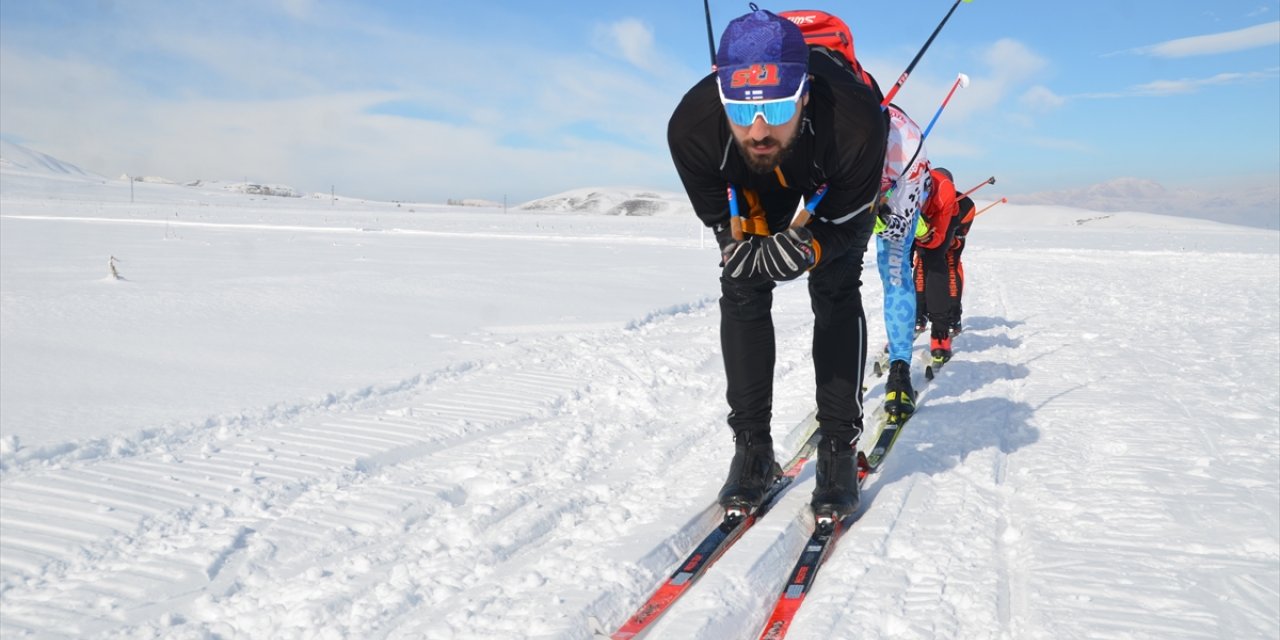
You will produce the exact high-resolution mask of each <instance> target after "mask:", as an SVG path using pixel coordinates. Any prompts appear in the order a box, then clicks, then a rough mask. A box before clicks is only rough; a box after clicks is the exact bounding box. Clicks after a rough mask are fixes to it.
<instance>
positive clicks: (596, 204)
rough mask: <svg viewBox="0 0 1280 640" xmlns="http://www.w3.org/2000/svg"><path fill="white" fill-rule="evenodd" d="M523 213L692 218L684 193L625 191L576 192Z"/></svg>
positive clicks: (530, 204)
mask: <svg viewBox="0 0 1280 640" xmlns="http://www.w3.org/2000/svg"><path fill="white" fill-rule="evenodd" d="M517 209H519V210H522V211H540V212H564V213H599V214H603V215H609V216H667V215H692V213H693V208H692V207H691V206H690V205H689V198H688V197H687V196H686V195H685V194H683V193H672V192H669V191H654V190H652V189H636V188H625V187H599V188H584V189H573V190H570V191H565V192H563V193H557V194H555V195H551V196H547V197H545V198H539V199H537V200H532V201H530V202H526V203H524V204H522V205H520V206H519V207H517Z"/></svg>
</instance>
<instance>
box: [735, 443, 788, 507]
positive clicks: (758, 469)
mask: <svg viewBox="0 0 1280 640" xmlns="http://www.w3.org/2000/svg"><path fill="white" fill-rule="evenodd" d="M781 475H782V468H781V467H780V466H778V463H777V462H776V461H775V460H774V459H773V440H772V439H771V438H770V437H769V434H768V432H755V431H739V432H738V433H736V434H734V436H733V462H732V463H730V465H729V478H728V479H727V480H725V482H724V486H723V487H721V488H720V506H722V507H724V509H725V512H726V513H735V512H736V513H738V514H741V515H747V514H749V513H751V512H752V511H755V510H756V508H758V507H759V506H760V503H761V502H764V496H765V493H766V492H767V491H768V490H769V486H770V485H772V484H773V482H774V480H776V479H778V477H779V476H781Z"/></svg>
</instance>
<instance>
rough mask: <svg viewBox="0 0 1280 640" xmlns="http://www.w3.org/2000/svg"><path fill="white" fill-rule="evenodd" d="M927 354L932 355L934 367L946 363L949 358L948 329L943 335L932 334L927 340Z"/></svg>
mask: <svg viewBox="0 0 1280 640" xmlns="http://www.w3.org/2000/svg"><path fill="white" fill-rule="evenodd" d="M929 355H931V356H933V366H934V368H937V367H940V366H942V365H944V364H946V363H947V361H948V360H950V359H951V335H950V331H948V332H947V335H945V336H933V337H932V339H931V340H929Z"/></svg>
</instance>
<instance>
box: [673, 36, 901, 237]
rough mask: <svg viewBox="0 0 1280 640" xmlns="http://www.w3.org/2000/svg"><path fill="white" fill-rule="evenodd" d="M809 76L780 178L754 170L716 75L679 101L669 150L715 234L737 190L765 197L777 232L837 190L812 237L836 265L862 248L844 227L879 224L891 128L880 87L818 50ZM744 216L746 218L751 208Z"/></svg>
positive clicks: (822, 206)
mask: <svg viewBox="0 0 1280 640" xmlns="http://www.w3.org/2000/svg"><path fill="white" fill-rule="evenodd" d="M809 74H810V76H811V77H812V81H811V82H810V85H809V104H808V105H807V106H806V107H805V109H804V113H803V117H804V121H803V122H801V124H800V130H799V132H798V133H797V134H796V138H795V140H793V141H792V143H791V149H790V151H789V155H787V156H786V157H785V158H784V159H783V161H782V164H781V166H779V168H778V169H779V170H778V171H775V172H774V173H770V174H764V175H762V174H757V173H754V172H752V171H751V170H750V169H749V168H748V167H747V164H746V161H745V160H743V158H742V156H741V153H740V152H739V150H738V148H737V145H736V144H735V143H734V139H733V133H732V131H731V130H730V128H729V123H728V120H727V119H726V118H725V115H724V108H723V106H721V104H720V95H719V92H718V91H717V90H716V81H715V74H714V73H712V74H710V75H708V76H707V77H705V78H703V79H702V80H701V81H699V82H698V83H697V84H696V85H694V86H693V88H692V89H690V90H689V92H688V93H686V94H685V96H684V98H683V99H682V100H681V101H680V104H679V106H677V107H676V110H675V112H674V113H673V114H672V115H671V120H670V122H669V123H668V125H667V143H668V144H669V145H670V148H671V158H672V160H673V161H674V162H675V166H676V172H677V173H678V174H679V175H680V180H681V181H682V182H683V183H684V188H685V191H686V192H688V194H689V200H690V201H691V202H692V203H693V209H694V212H695V213H697V215H698V217H699V218H700V219H701V220H702V222H703V224H705V225H707V226H709V227H712V228H716V227H720V226H721V225H727V224H728V222H729V202H728V198H727V197H726V187H728V186H729V185H730V184H732V185H734V186H735V187H736V188H738V189H742V190H749V191H752V192H754V194H755V195H756V196H758V199H759V204H760V205H761V207H762V208H763V209H764V211H765V214H766V218H767V221H768V227H769V231H770V233H777V232H779V231H782V230H783V229H785V228H786V227H787V226H788V225H789V224H790V222H791V219H792V217H793V216H794V215H795V212H796V209H797V207H798V205H799V203H800V199H801V197H802V196H803V197H806V198H807V197H809V196H811V195H813V194H814V192H815V191H817V189H818V187H819V186H821V185H823V184H826V185H828V187H829V191H828V192H827V194H826V195H825V196H823V198H822V201H821V202H820V203H819V204H818V208H817V211H815V214H814V216H813V219H812V221H811V222H810V223H809V227H808V228H809V230H810V231H812V232H813V236H814V239H815V240H817V241H818V244H819V246H820V247H821V258H822V259H827V258H836V257H838V256H840V255H842V254H844V253H845V252H846V251H848V249H849V248H850V246H851V245H852V244H853V243H855V242H856V240H855V238H856V236H857V233H856V231H855V230H854V229H853V228H852V227H853V226H855V225H846V224H844V223H846V222H849V221H850V220H852V219H853V218H854V217H855V216H858V215H874V213H869V212H872V210H873V209H874V202H875V199H876V197H877V196H878V195H879V191H880V176H881V173H882V172H883V170H884V155H885V144H886V141H887V139H888V127H889V119H888V115H887V114H886V113H885V112H884V111H882V110H881V109H880V100H881V99H882V98H881V95H880V90H879V88H878V87H868V86H866V85H865V84H862V83H861V82H859V81H858V80H857V79H856V78H855V77H854V75H853V74H852V73H851V72H850V71H849V70H848V68H847V67H844V66H842V65H840V64H839V63H838V62H837V61H835V60H833V59H832V58H831V57H829V56H828V55H825V54H824V53H822V52H820V51H817V50H814V51H812V52H811V53H810V55H809ZM740 202H741V201H740ZM740 207H741V209H740V212H741V215H743V216H746V215H747V207H746V206H745V204H742V205H740ZM720 228H723V227H720ZM820 261H821V260H820Z"/></svg>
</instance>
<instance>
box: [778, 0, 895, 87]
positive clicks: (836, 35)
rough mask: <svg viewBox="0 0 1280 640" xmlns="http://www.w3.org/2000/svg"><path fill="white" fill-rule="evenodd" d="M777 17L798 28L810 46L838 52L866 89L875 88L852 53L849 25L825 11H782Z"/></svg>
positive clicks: (851, 34)
mask: <svg viewBox="0 0 1280 640" xmlns="http://www.w3.org/2000/svg"><path fill="white" fill-rule="evenodd" d="M778 15H779V16H781V17H783V18H786V19H787V20H790V21H791V22H793V23H795V25H796V26H797V27H800V33H803V34H804V41H805V42H807V43H808V44H809V45H810V46H813V45H818V46H821V47H825V48H826V49H828V50H830V51H835V52H838V53H839V54H840V56H839V57H840V58H843V59H844V62H846V63H848V65H849V66H850V67H852V70H853V74H854V75H856V76H857V77H858V79H859V80H862V82H863V84H865V85H867V86H868V87H875V86H876V84H875V81H874V80H873V79H872V78H871V74H869V73H867V72H866V70H865V69H863V68H862V65H861V64H860V63H859V62H858V57H857V56H855V55H854V53H853V33H851V32H850V31H849V25H847V24H845V23H844V20H841V19H840V18H837V17H835V16H833V15H831V14H829V13H827V12H826V11H817V10H811V9H798V10H796V11H783V12H781V13H779V14H778Z"/></svg>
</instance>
